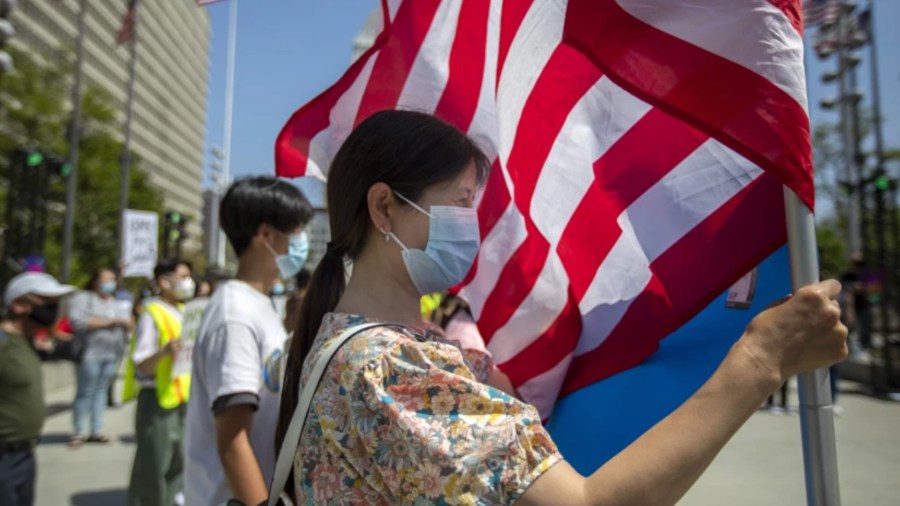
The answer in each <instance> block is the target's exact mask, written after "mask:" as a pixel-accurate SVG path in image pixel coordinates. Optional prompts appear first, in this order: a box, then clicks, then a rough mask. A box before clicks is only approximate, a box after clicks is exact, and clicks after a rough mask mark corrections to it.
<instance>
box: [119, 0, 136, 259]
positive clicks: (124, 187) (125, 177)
mask: <svg viewBox="0 0 900 506" xmlns="http://www.w3.org/2000/svg"><path fill="white" fill-rule="evenodd" d="M139 4H140V2H139V1H138V0H135V2H134V22H133V23H132V27H131V40H130V41H129V45H128V52H129V56H130V58H131V61H130V62H129V63H128V96H127V98H126V99H125V144H124V147H123V148H122V157H121V159H120V163H121V164H122V181H121V184H120V187H119V236H118V241H117V242H118V243H119V251H120V252H121V253H122V254H123V256H122V259H123V260H124V251H122V248H123V246H124V241H125V212H126V211H127V210H128V189H129V183H130V181H131V176H130V172H131V120H132V115H133V114H132V113H133V108H134V107H133V106H134V69H135V67H136V66H137V39H138V24H139V23H140V13H139V12H140V11H139V10H138V6H139Z"/></svg>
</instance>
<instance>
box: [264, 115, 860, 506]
mask: <svg viewBox="0 0 900 506" xmlns="http://www.w3.org/2000/svg"><path fill="white" fill-rule="evenodd" d="M488 170H489V164H488V162H487V159H486V157H485V156H484V155H483V154H482V152H481V151H480V150H479V148H478V147H477V146H476V145H475V144H474V143H473V142H472V141H471V140H469V139H468V138H467V137H466V136H465V135H464V134H462V133H461V132H459V131H458V130H456V129H455V128H454V127H452V126H450V125H449V124H446V123H444V122H442V121H440V120H438V119H436V118H434V117H432V116H429V115H426V114H421V113H415V112H403V111H384V112H379V113H376V114H374V115H372V116H370V117H369V118H368V119H366V120H365V121H363V122H362V123H361V124H360V125H359V126H358V127H357V128H356V129H355V130H354V131H353V132H352V133H351V134H350V136H349V137H348V138H347V140H346V141H345V143H344V144H343V146H342V147H341V149H340V150H339V151H338V153H337V155H336V157H335V158H334V160H333V162H332V165H331V169H330V173H329V180H328V189H327V192H328V201H329V202H330V203H331V208H330V216H329V219H330V225H331V242H330V243H328V247H327V251H326V253H325V256H324V258H323V259H322V261H321V263H320V264H319V266H318V268H317V269H316V271H315V273H314V274H313V278H312V281H311V284H310V287H309V290H308V293H307V297H306V298H305V299H304V303H303V307H302V310H301V315H300V320H299V324H298V326H297V328H296V330H295V332H294V338H293V342H292V344H291V349H290V354H289V358H288V363H287V366H286V375H285V381H284V390H283V394H282V405H281V413H280V417H279V427H278V431H277V436H276V437H277V444H278V446H279V447H282V446H283V443H284V445H286V446H284V447H283V448H281V451H282V452H287V453H288V454H290V456H291V457H293V458H292V459H291V460H293V461H294V462H293V465H292V466H290V467H291V468H292V469H293V472H294V474H293V478H292V479H291V481H290V482H289V484H288V485H287V487H286V492H287V493H288V494H290V495H292V496H294V499H296V501H295V503H297V504H324V503H329V504H331V503H340V504H343V503H369V504H411V503H417V504H419V503H422V502H423V501H424V502H425V503H435V504H521V505H532V504H534V505H539V504H554V505H569V504H571V505H587V504H603V505H616V504H641V505H648V504H674V503H675V502H677V501H678V500H679V498H680V497H682V495H683V494H684V493H685V492H686V491H687V490H688V489H689V488H690V486H691V485H692V484H693V483H694V482H695V481H696V480H697V478H698V477H699V476H700V475H701V474H702V472H703V471H704V469H706V467H707V466H708V465H709V464H710V462H712V460H713V458H714V457H715V456H716V454H717V453H718V452H719V450H721V448H722V447H723V446H724V445H725V443H726V442H727V441H728V440H729V438H730V437H731V436H732V435H733V434H734V433H735V432H736V431H737V430H738V429H739V428H740V427H741V425H742V424H743V423H744V422H745V421H746V420H747V419H748V418H749V417H750V415H751V414H752V413H753V412H754V411H755V410H756V409H757V408H758V407H759V406H760V404H762V403H763V402H764V401H765V399H766V398H767V397H768V395H769V394H770V393H772V392H773V391H774V390H775V389H776V388H778V386H779V385H780V384H781V383H783V382H784V381H785V380H786V379H787V378H789V377H791V376H793V375H794V374H797V373H798V372H803V371H810V370H813V369H816V368H820V367H824V366H828V365H830V364H832V363H834V362H836V361H838V360H840V359H842V358H843V357H844V356H845V355H846V345H845V337H846V332H847V331H846V328H845V327H844V326H843V325H842V324H841V323H840V321H839V313H840V312H839V309H838V306H837V303H836V302H835V297H836V296H837V294H838V292H839V291H840V285H839V284H838V283H837V282H834V281H826V282H823V283H819V284H817V285H813V286H810V287H807V288H804V289H802V290H800V291H799V292H798V293H797V295H796V296H794V297H793V298H792V299H791V300H789V301H788V302H786V303H784V304H782V305H781V306H778V307H775V308H773V309H770V310H768V311H765V312H763V313H762V314H760V315H759V316H757V317H756V318H755V319H754V320H753V322H752V323H751V324H750V326H749V327H748V328H747V330H746V332H745V334H744V335H743V337H742V338H741V339H740V340H739V341H738V342H737V344H736V345H735V346H734V347H733V349H732V350H731V352H730V353H729V354H728V356H727V357H726V358H725V360H724V361H723V363H722V364H721V366H720V367H719V369H718V371H717V372H716V373H715V374H714V375H713V376H712V377H711V378H710V380H709V381H708V382H707V383H706V384H705V385H704V386H703V387H702V388H701V389H700V390H699V391H698V392H697V393H696V394H694V395H693V396H692V397H691V398H690V399H689V400H688V401H687V402H685V404H684V405H682V406H681V407H680V408H679V409H678V410H676V411H675V412H674V413H672V414H671V415H670V416H669V417H667V418H666V419H664V420H663V421H661V422H660V423H659V424H657V425H656V426H655V427H653V428H652V429H651V430H650V431H648V432H647V433H646V434H644V435H643V436H642V437H641V438H640V439H638V440H637V441H635V442H634V443H633V444H631V445H630V446H629V447H628V448H626V449H625V450H624V451H622V452H621V453H620V454H619V455H618V456H616V457H615V458H613V459H612V460H610V461H609V462H607V463H606V464H604V465H603V466H602V467H601V468H600V469H598V470H597V471H596V472H594V473H593V474H592V475H591V476H589V477H583V476H581V475H580V474H579V473H577V472H576V471H575V470H574V469H573V468H572V467H571V466H569V465H568V464H567V463H566V462H565V461H564V460H563V458H562V456H561V455H560V454H559V452H558V451H557V449H556V446H555V445H554V443H553V441H552V440H551V438H550V436H549V435H548V434H547V432H546V431H545V429H544V427H543V426H542V424H541V421H540V417H539V415H538V413H537V411H536V410H535V408H534V407H532V406H530V405H527V404H525V403H523V402H521V401H519V400H517V399H515V398H514V397H512V396H510V395H507V394H505V393H503V392H501V391H499V390H496V389H494V388H492V387H490V386H487V384H486V382H487V376H486V373H489V371H490V370H491V367H492V364H488V365H489V366H491V367H484V366H483V365H479V364H471V363H470V362H468V361H467V359H466V357H465V355H464V354H463V353H461V351H460V350H459V349H458V348H456V347H454V346H453V345H452V344H449V343H446V342H444V340H443V339H442V338H441V336H436V335H434V334H433V333H431V332H429V331H428V330H427V329H424V328H422V327H423V326H422V323H421V321H422V319H421V314H420V303H419V300H420V296H421V295H422V294H426V293H432V292H435V291H440V290H445V289H447V288H449V287H451V286H454V285H456V284H458V283H459V282H461V281H462V280H463V278H464V276H465V275H466V273H467V272H468V271H469V269H470V267H471V265H472V263H473V261H474V259H475V256H476V253H477V251H478V246H479V238H480V236H479V231H478V221H477V215H476V214H475V211H474V203H475V197H476V192H477V191H478V189H479V186H480V185H481V183H482V182H483V181H484V180H485V178H486V176H487V172H488ZM348 259H349V260H350V261H352V263H353V271H352V275H351V276H350V277H349V280H346V281H345V262H346V261H347V260H348ZM344 340H346V344H343V345H341V344H340V343H343V342H344ZM332 346H339V348H337V351H336V352H335V354H334V355H333V357H330V356H328V355H327V354H326V352H327V351H329V350H328V349H329V348H330V347H332ZM329 359H330V360H329ZM317 366H318V367H319V368H321V367H324V374H323V375H322V376H321V381H319V378H316V377H312V378H311V375H312V372H313V370H314V369H315V368H316V367H317ZM305 389H311V392H314V395H313V396H312V402H311V405H310V406H305V405H302V404H301V405H300V406H298V396H299V394H300V393H301V392H302V391H304V390H305ZM295 409H297V410H299V411H300V412H302V413H306V412H307V411H306V410H307V409H308V415H307V417H306V419H305V423H304V424H302V426H301V428H302V431H301V432H300V433H299V445H297V444H296V443H297V442H296V441H289V439H290V438H289V437H288V438H286V434H289V433H290V431H289V430H288V428H289V424H290V422H291V420H292V416H293V415H294V412H295ZM286 439H288V441H286ZM281 460H282V459H279V467H280V468H283V466H282V463H281ZM278 476H279V474H278V472H277V471H276V481H275V484H274V485H275V488H274V489H275V490H276V491H278V492H280V488H279V485H282V484H281V483H279V482H278V479H277V477H278Z"/></svg>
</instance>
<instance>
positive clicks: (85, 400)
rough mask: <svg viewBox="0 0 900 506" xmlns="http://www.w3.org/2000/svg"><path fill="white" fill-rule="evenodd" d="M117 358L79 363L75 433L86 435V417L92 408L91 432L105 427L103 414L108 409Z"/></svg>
mask: <svg viewBox="0 0 900 506" xmlns="http://www.w3.org/2000/svg"><path fill="white" fill-rule="evenodd" d="M116 365H117V362H116V361H115V360H90V359H85V360H82V361H81V363H80V364H78V369H77V372H76V378H77V382H78V389H77V391H76V392H75V404H74V406H73V409H72V423H73V426H74V430H75V434H76V435H79V436H83V435H84V419H85V418H86V417H87V415H88V411H89V410H90V416H91V432H90V434H92V435H93V434H99V433H100V430H101V429H102V428H103V414H104V412H105V411H106V403H107V401H108V398H107V396H108V392H109V385H110V383H112V380H113V377H114V376H115V374H116Z"/></svg>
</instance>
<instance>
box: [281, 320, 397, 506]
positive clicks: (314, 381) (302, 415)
mask: <svg viewBox="0 0 900 506" xmlns="http://www.w3.org/2000/svg"><path fill="white" fill-rule="evenodd" d="M385 326H400V325H392V324H388V323H364V324H361V325H355V326H353V327H350V328H348V329H347V330H345V331H344V332H343V333H341V335H340V336H338V337H337V339H335V340H333V341H331V342H330V343H328V346H326V347H325V348H324V349H323V350H322V354H321V355H319V358H318V360H316V361H315V363H313V364H312V366H313V369H312V372H310V374H309V378H307V380H306V385H304V387H303V390H302V391H301V392H300V400H299V401H297V408H296V409H294V414H293V416H292V417H291V423H290V424H289V425H288V428H287V432H286V433H285V435H284V441H282V443H281V449H280V450H279V451H278V459H277V460H276V461H275V475H274V477H273V478H272V483H271V485H270V486H269V501H268V503H267V504H268V506H275V505H276V504H278V498H279V496H281V493H282V492H283V491H284V487H285V485H286V484H287V479H288V476H289V475H290V473H291V467H292V466H293V463H294V456H295V455H296V453H297V446H298V445H299V444H300V435H301V433H302V432H303V426H304V425H305V424H306V415H307V414H308V413H309V404H310V402H311V401H312V397H313V394H315V393H316V389H318V388H319V382H320V381H321V380H322V374H324V373H325V368H326V367H328V363H329V362H331V358H332V357H333V356H334V354H335V353H336V352H337V351H338V349H339V348H340V347H341V346H342V345H343V344H344V343H346V342H347V341H349V340H350V338H351V337H353V336H355V335H357V334H359V333H360V332H364V331H366V330H369V329H372V328H375V327H385Z"/></svg>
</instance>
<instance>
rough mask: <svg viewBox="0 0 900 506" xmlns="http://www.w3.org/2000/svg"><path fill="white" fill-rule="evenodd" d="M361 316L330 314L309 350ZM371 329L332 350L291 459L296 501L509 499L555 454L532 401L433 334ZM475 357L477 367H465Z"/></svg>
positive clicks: (316, 351) (485, 362) (481, 359)
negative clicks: (494, 381) (495, 381)
mask: <svg viewBox="0 0 900 506" xmlns="http://www.w3.org/2000/svg"><path fill="white" fill-rule="evenodd" d="M369 322H370V320H368V319H366V318H364V317H362V316H355V315H348V314H339V313H329V314H327V315H326V316H325V318H324V319H323V321H322V325H321V327H320V329H319V334H318V336H317V337H316V342H315V343H314V345H313V348H312V351H311V353H310V354H309V356H308V357H307V358H306V364H305V365H304V368H303V371H304V372H303V376H302V378H301V387H302V386H303V385H305V384H306V381H307V375H308V372H309V371H310V370H311V369H312V367H311V365H310V364H312V361H313V360H316V359H317V358H318V357H319V355H320V354H321V351H322V347H323V346H324V345H325V344H327V343H328V342H329V341H331V340H332V339H334V338H335V337H337V336H338V335H340V334H341V332H342V331H344V330H345V329H347V328H350V327H352V326H354V325H359V324H362V323H369ZM418 332H419V331H417V333H416V334H414V333H413V332H411V331H410V330H404V329H403V328H400V327H375V328H372V329H368V330H366V331H364V332H361V333H359V334H358V335H356V336H354V337H353V338H351V339H350V340H349V341H348V342H347V343H345V344H344V345H343V346H342V347H341V348H340V349H339V350H338V352H337V353H336V354H335V356H334V358H333V359H332V361H331V363H330V364H329V365H328V368H327V369H326V370H325V374H324V375H323V376H322V382H321V383H320V384H319V387H318V389H317V391H316V394H315V396H314V397H313V401H312V403H311V407H310V413H309V415H308V418H307V420H306V426H305V428H304V430H303V434H302V435H301V438H300V444H299V447H298V449H297V455H296V457H295V461H294V477H295V479H294V492H295V495H296V498H297V504H317V505H318V504H439V505H443V504H453V505H455V504H463V505H470V504H511V503H513V502H514V501H515V500H516V499H518V498H519V496H520V495H521V494H522V493H523V492H524V491H525V489H526V488H528V486H529V485H530V484H531V483H532V482H533V481H534V480H535V479H536V478H537V477H538V476H540V475H541V474H542V473H543V472H544V471H546V470H547V469H549V468H550V467H551V466H553V465H554V464H555V463H557V462H558V461H560V460H561V456H560V454H559V452H558V451H557V449H556V446H555V445H554V444H553V441H552V440H551V439H550V436H549V435H548V434H547V432H546V431H545V430H544V427H543V426H542V425H541V421H540V417H539V415H538V413H537V410H536V409H535V408H534V407H532V406H530V405H528V404H524V403H522V402H520V401H518V400H517V399H515V398H513V397H510V396H509V395H507V394H505V393H503V392H500V391H499V390H496V389H494V388H491V387H489V386H487V385H486V384H484V381H486V379H487V375H488V374H489V373H490V370H491V367H492V363H491V361H490V359H489V356H487V358H485V357H486V356H485V355H483V354H481V355H479V356H478V357H473V358H477V359H478V360H475V364H471V362H470V360H469V359H468V358H466V357H465V356H464V354H463V352H462V351H461V350H460V348H458V347H457V346H455V345H453V344H452V343H450V342H448V341H447V340H446V339H445V338H443V336H441V335H440V334H439V333H431V332H424V333H425V334H426V335H428V337H427V338H426V337H422V336H421V335H419V334H418ZM473 366H474V367H473Z"/></svg>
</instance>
